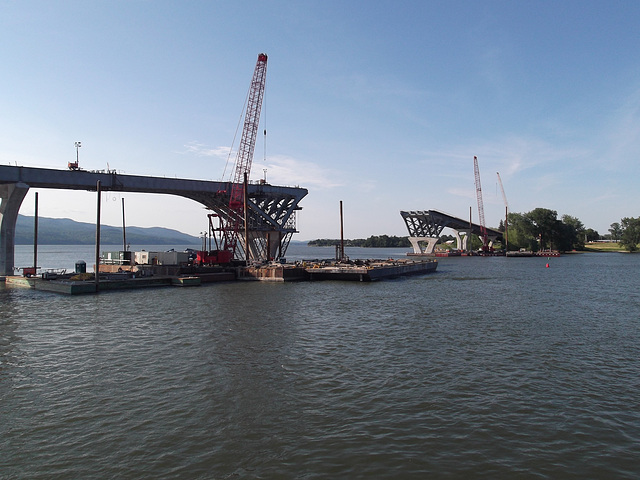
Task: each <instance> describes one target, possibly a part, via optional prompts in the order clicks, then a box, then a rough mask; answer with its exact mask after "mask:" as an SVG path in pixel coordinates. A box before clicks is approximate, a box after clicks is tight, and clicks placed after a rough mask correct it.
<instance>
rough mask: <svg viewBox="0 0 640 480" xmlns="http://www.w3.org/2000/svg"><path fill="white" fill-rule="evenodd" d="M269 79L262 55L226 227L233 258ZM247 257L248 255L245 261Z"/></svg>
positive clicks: (253, 83)
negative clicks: (246, 183) (265, 89)
mask: <svg viewBox="0 0 640 480" xmlns="http://www.w3.org/2000/svg"><path fill="white" fill-rule="evenodd" d="M266 75H267V55H266V54H264V53H261V54H259V55H258V61H257V62H256V68H255V70H254V72H253V78H252V79H251V85H250V88H249V95H248V98H247V110H246V113H245V117H244V125H243V128H242V137H241V139H240V145H239V147H238V154H237V156H236V168H235V174H234V178H233V184H232V186H231V195H230V198H229V217H228V219H227V225H226V227H224V229H223V233H224V249H225V250H227V251H230V252H231V253H232V257H233V258H235V256H236V250H237V246H238V237H239V233H240V226H241V225H242V224H243V223H244V214H245V205H244V203H245V202H244V197H245V181H248V178H249V174H250V172H251V162H252V161H253V151H254V148H255V145H256V136H257V133H258V124H259V123H260V110H261V109H262V98H263V96H264V86H265V80H266ZM245 240H246V239H245ZM245 243H246V242H245ZM245 250H246V245H245ZM246 257H247V255H246V252H245V258H246Z"/></svg>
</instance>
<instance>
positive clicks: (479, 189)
mask: <svg viewBox="0 0 640 480" xmlns="http://www.w3.org/2000/svg"><path fill="white" fill-rule="evenodd" d="M473 171H474V173H475V177H476V197H477V199H478V217H479V219H480V231H481V232H482V251H487V250H488V248H489V241H488V237H487V227H486V225H485V222H484V204H483V202H482V187H481V186H480V169H479V168H478V157H476V156H474V157H473Z"/></svg>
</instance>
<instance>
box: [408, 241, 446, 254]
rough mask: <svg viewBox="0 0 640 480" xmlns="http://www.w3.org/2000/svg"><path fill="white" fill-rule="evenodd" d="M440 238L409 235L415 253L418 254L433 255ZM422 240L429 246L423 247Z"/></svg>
mask: <svg viewBox="0 0 640 480" xmlns="http://www.w3.org/2000/svg"><path fill="white" fill-rule="evenodd" d="M439 239H440V237H409V241H410V242H411V245H412V246H413V253H415V254H418V255H425V254H426V255H431V254H432V253H433V252H434V251H435V249H436V243H438V240H439ZM420 242H426V244H427V246H426V247H424V248H423V247H422V245H420Z"/></svg>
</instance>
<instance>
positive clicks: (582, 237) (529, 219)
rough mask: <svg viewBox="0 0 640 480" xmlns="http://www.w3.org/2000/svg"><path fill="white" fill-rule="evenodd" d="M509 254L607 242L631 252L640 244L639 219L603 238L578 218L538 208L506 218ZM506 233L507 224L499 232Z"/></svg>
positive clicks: (613, 226) (581, 247) (615, 225)
mask: <svg viewBox="0 0 640 480" xmlns="http://www.w3.org/2000/svg"><path fill="white" fill-rule="evenodd" d="M507 224H508V231H507V239H508V243H509V250H518V249H520V248H524V249H527V250H533V251H536V250H548V249H550V250H551V249H552V250H560V251H570V250H584V247H585V243H587V242H592V241H595V240H600V239H605V240H607V239H608V240H613V241H617V242H620V245H621V246H622V247H623V248H626V249H627V250H629V251H630V252H634V251H636V250H637V249H638V244H639V243H640V217H639V218H623V219H622V220H621V221H620V223H618V222H616V223H612V224H611V228H609V234H606V235H604V236H601V235H600V234H599V233H598V232H597V231H596V230H593V229H592V228H586V227H585V226H584V224H583V223H582V222H581V221H580V220H579V219H578V218H576V217H572V216H571V215H563V216H562V217H561V218H558V212H556V211H555V210H550V209H547V208H535V209H533V210H531V211H530V212H527V213H509V215H508V216H507ZM498 230H500V231H501V232H504V231H505V229H504V222H503V221H500V226H499V228H498Z"/></svg>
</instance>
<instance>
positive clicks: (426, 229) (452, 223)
mask: <svg viewBox="0 0 640 480" xmlns="http://www.w3.org/2000/svg"><path fill="white" fill-rule="evenodd" d="M400 215H402V218H403V219H404V223H405V225H406V226H407V230H408V231H409V241H410V242H411V245H412V246H413V252H414V253H415V254H418V255H430V254H432V253H433V252H434V250H435V248H436V243H438V240H439V239H440V234H441V233H442V230H444V229H445V228H450V229H451V230H453V232H454V235H455V237H456V248H457V249H458V250H463V251H466V250H467V245H468V244H467V239H468V238H469V230H470V229H471V234H476V235H482V229H481V227H480V225H477V224H475V223H471V222H469V220H464V219H462V218H458V217H454V216H451V215H449V214H448V213H443V212H440V211H438V210H419V211H401V212H400ZM461 233H465V235H464V237H461V235H460V234H461ZM502 235H503V234H502V232H500V231H499V230H494V229H492V228H487V237H488V238H489V240H490V241H491V242H493V241H495V239H496V238H498V237H502ZM425 244H426V245H425Z"/></svg>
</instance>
